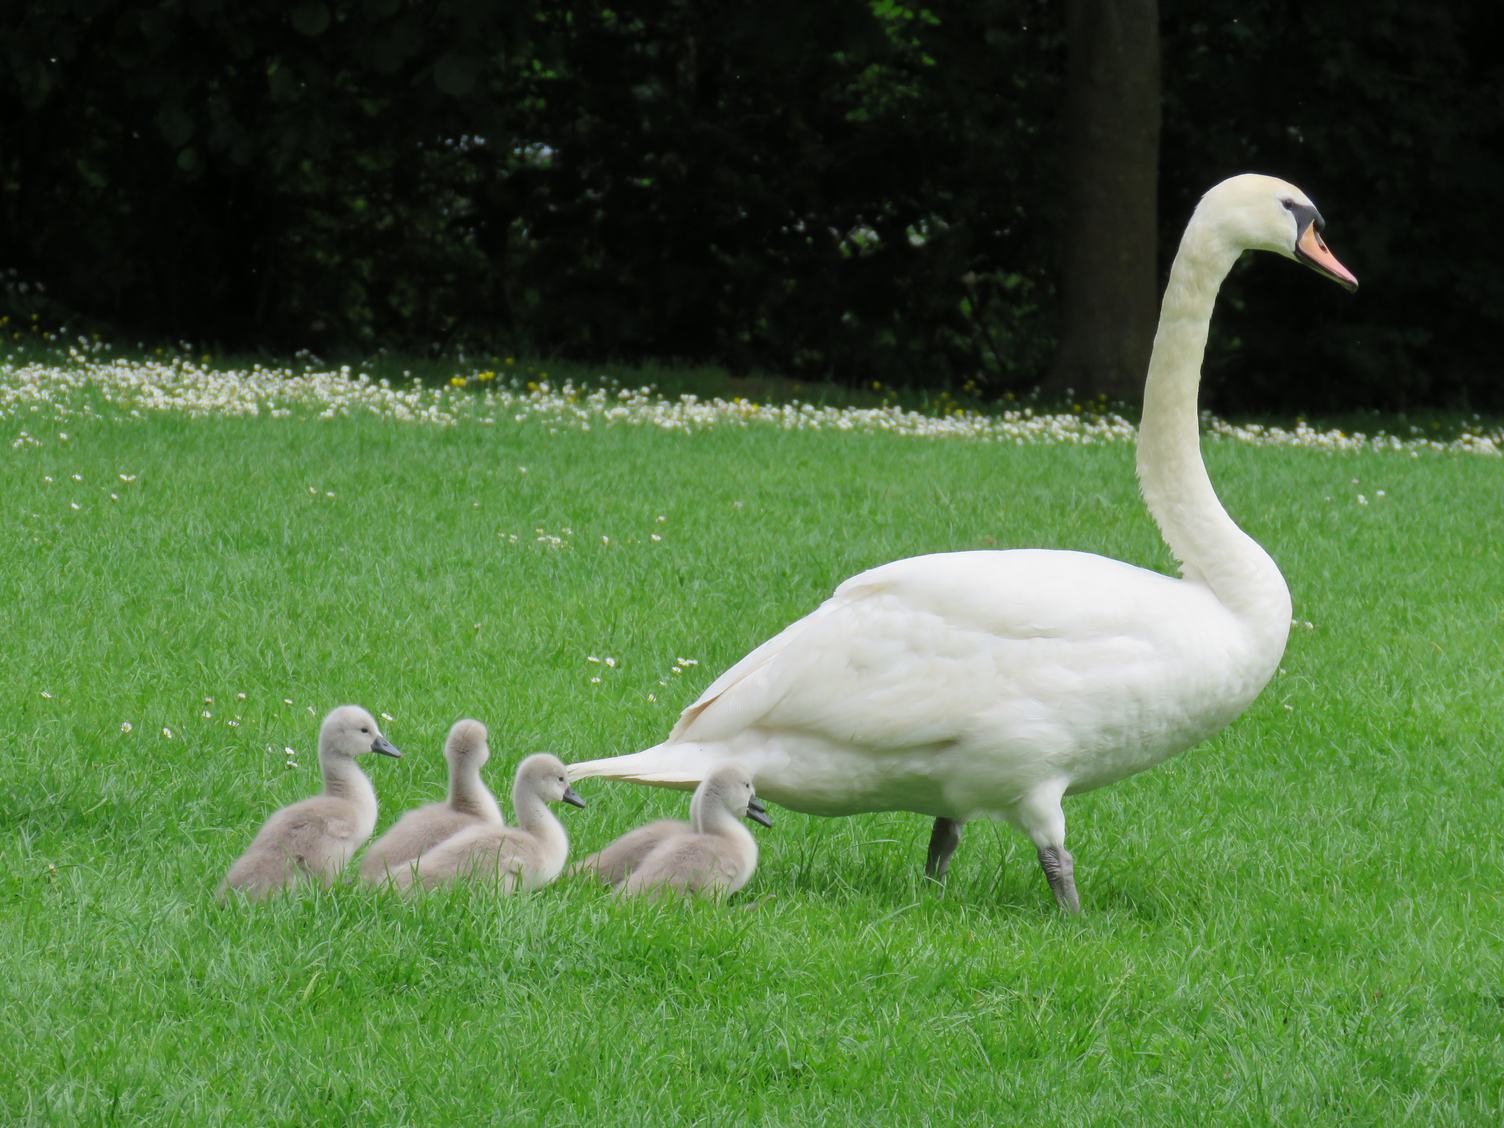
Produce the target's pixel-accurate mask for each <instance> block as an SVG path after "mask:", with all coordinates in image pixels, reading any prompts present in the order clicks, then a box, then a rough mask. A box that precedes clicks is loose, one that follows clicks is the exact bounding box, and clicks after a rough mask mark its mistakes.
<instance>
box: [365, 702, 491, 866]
mask: <svg viewBox="0 0 1504 1128" xmlns="http://www.w3.org/2000/svg"><path fill="white" fill-rule="evenodd" d="M486 735H487V734H486V726H485V725H483V724H481V723H480V722H479V721H473V720H469V719H466V720H462V721H456V722H455V723H454V725H453V726H452V727H451V728H450V730H449V735H448V737H446V738H445V740H444V759H445V760H447V761H448V763H449V794H448V796H447V797H446V798H445V799H444V801H443V802H442V803H425V804H424V805H423V806H421V807H417V808H415V809H413V810H411V811H408V812H407V813H406V814H404V815H403V816H402V817H401V818H400V819H398V820H397V821H396V822H395V823H393V824H392V826H391V828H390V829H388V830H387V832H386V833H385V834H383V835H382V836H381V837H380V838H378V839H377V840H376V841H375V842H373V843H371V845H370V847H369V849H367V850H366V853H365V857H363V858H361V859H360V876H361V879H362V880H363V881H369V882H373V883H379V882H382V881H385V880H386V879H387V876H388V874H390V873H392V872H394V871H396V870H399V869H404V868H406V867H407V866H410V865H412V863H413V861H414V859H416V858H418V857H419V856H421V855H423V854H426V853H428V851H430V850H432V849H433V848H434V847H435V846H437V845H438V844H439V843H440V842H443V841H444V840H445V839H448V838H452V837H454V835H456V834H458V833H459V832H460V831H462V830H464V829H465V828H466V827H471V826H504V825H505V822H504V820H503V819H502V817H501V808H500V807H498V806H497V805H496V800H495V799H494V798H493V797H492V795H491V792H490V791H488V790H487V789H486V785H485V783H484V781H482V780H481V778H480V770H481V768H483V767H485V766H486V761H487V760H489V759H490V758H491V746H490V745H489V744H487V743H486Z"/></svg>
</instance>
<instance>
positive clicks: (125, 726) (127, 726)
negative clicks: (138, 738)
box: [120, 721, 136, 732]
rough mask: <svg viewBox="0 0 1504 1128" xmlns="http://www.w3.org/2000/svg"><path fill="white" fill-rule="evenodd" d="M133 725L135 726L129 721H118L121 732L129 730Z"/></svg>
mask: <svg viewBox="0 0 1504 1128" xmlns="http://www.w3.org/2000/svg"><path fill="white" fill-rule="evenodd" d="M135 727H136V726H135V725H133V724H131V723H130V721H121V722H120V731H121V732H130V731H131V730H132V729H134V728H135Z"/></svg>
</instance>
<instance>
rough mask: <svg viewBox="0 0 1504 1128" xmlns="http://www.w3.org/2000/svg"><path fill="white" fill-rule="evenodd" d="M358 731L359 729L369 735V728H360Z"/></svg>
mask: <svg viewBox="0 0 1504 1128" xmlns="http://www.w3.org/2000/svg"><path fill="white" fill-rule="evenodd" d="M360 731H361V732H363V733H365V734H366V735H367V736H370V735H371V730H370V729H368V728H363V729H361V730H360Z"/></svg>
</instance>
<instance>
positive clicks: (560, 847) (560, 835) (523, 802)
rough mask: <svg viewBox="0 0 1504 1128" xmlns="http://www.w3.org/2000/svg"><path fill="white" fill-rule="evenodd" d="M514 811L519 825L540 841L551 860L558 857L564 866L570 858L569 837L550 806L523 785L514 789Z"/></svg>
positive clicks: (560, 863)
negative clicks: (565, 860) (565, 861)
mask: <svg viewBox="0 0 1504 1128" xmlns="http://www.w3.org/2000/svg"><path fill="white" fill-rule="evenodd" d="M512 809H513V811H514V812H515V813H516V815H517V825H518V826H520V827H521V828H522V829H523V830H525V831H527V833H528V834H530V835H532V836H533V837H534V838H536V839H537V840H538V842H539V843H540V844H541V845H542V846H543V849H544V852H545V853H546V855H547V857H548V858H549V859H550V860H552V859H553V858H554V857H555V856H557V858H558V863H559V865H561V866H562V865H563V864H564V859H565V858H567V857H568V856H569V836H568V835H567V834H565V833H564V824H563V823H561V822H560V821H559V818H558V816H557V815H555V814H554V813H553V811H551V810H549V808H548V804H547V803H545V802H544V801H543V800H542V799H540V798H539V797H538V796H537V795H535V794H533V790H532V788H530V787H528V786H527V785H526V784H521V785H518V786H517V787H514V788H513V789H512Z"/></svg>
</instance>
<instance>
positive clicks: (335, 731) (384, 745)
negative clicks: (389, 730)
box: [319, 705, 402, 759]
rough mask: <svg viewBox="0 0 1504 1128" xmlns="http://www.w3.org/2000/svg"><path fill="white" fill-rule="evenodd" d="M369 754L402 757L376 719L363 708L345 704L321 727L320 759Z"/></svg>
mask: <svg viewBox="0 0 1504 1128" xmlns="http://www.w3.org/2000/svg"><path fill="white" fill-rule="evenodd" d="M367 752H379V753H381V755H383V756H391V757H393V758H395V759H401V758H402V753H401V752H398V751H397V749H396V748H394V747H392V742H391V741H389V740H388V739H387V738H386V737H384V736H382V735H381V729H380V728H379V727H378V726H377V724H376V718H375V717H373V716H371V714H369V713H367V712H366V711H365V710H364V709H362V708H361V707H360V706H359V705H341V706H340V707H339V708H338V709H336V710H334V712H332V713H330V714H329V715H328V716H327V717H325V718H324V723H323V725H322V726H321V727H320V728H319V755H320V756H363V755H365V754H366V753H367Z"/></svg>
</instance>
